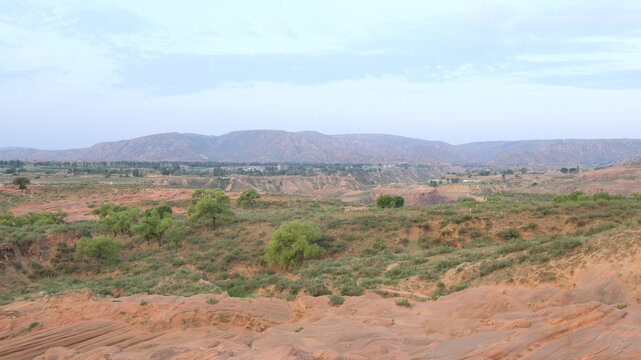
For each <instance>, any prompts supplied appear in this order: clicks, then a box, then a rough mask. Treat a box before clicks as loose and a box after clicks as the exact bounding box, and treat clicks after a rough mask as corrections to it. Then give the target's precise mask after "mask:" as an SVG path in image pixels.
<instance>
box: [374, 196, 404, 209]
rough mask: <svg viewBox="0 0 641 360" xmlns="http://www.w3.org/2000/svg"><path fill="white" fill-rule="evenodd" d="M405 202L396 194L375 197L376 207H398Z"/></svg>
mask: <svg viewBox="0 0 641 360" xmlns="http://www.w3.org/2000/svg"><path fill="white" fill-rule="evenodd" d="M404 204H405V199H404V198H403V197H402V196H398V195H381V196H379V197H378V198H376V207H378V208H381V209H387V208H400V207H403V205H404Z"/></svg>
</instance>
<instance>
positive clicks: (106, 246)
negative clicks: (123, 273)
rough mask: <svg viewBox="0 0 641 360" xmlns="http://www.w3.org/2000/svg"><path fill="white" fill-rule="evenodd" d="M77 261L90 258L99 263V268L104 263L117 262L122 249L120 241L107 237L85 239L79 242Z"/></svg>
mask: <svg viewBox="0 0 641 360" xmlns="http://www.w3.org/2000/svg"><path fill="white" fill-rule="evenodd" d="M77 246H78V250H77V251H76V259H82V258H83V257H90V258H93V259H95V260H97V261H98V266H100V265H101V263H102V262H104V261H115V260H117V259H118V251H119V250H120V248H121V247H122V244H121V242H120V241H119V240H116V239H112V238H109V237H106V236H96V237H95V238H89V237H83V238H80V239H79V240H78V243H77Z"/></svg>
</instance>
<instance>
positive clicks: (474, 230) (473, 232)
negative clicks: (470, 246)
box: [470, 229, 483, 239]
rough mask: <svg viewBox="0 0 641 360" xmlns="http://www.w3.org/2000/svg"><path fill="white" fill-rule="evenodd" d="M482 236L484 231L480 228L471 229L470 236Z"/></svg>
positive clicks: (474, 237) (475, 237) (476, 237)
mask: <svg viewBox="0 0 641 360" xmlns="http://www.w3.org/2000/svg"><path fill="white" fill-rule="evenodd" d="M481 236H483V233H482V232H481V230H479V229H472V230H470V238H472V239H478V238H480V237H481Z"/></svg>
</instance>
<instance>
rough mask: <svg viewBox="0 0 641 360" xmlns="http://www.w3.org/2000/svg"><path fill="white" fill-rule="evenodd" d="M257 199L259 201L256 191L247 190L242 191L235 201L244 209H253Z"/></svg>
mask: <svg viewBox="0 0 641 360" xmlns="http://www.w3.org/2000/svg"><path fill="white" fill-rule="evenodd" d="M257 199H260V194H259V193H258V191H256V189H248V190H245V191H243V192H242V193H241V194H240V196H238V199H236V204H238V206H242V207H244V208H247V207H251V208H253V207H254V206H256V200H257Z"/></svg>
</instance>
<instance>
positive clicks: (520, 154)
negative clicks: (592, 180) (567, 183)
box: [460, 139, 641, 168]
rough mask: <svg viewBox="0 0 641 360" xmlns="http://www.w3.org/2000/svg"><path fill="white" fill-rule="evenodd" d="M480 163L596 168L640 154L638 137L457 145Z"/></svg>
mask: <svg viewBox="0 0 641 360" xmlns="http://www.w3.org/2000/svg"><path fill="white" fill-rule="evenodd" d="M460 148H461V149H463V150H464V151H465V152H466V153H468V154H469V155H470V156H474V157H475V159H476V160H478V161H479V162H482V163H485V164H488V165H492V166H495V167H500V168H510V167H520V166H524V167H528V168H559V167H563V166H566V167H567V166H576V165H579V166H581V167H597V166H602V165H608V164H612V163H618V162H622V161H629V160H635V159H638V158H639V157H641V140H634V139H613V140H524V141H493V142H478V143H470V144H464V145H461V146H460Z"/></svg>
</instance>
